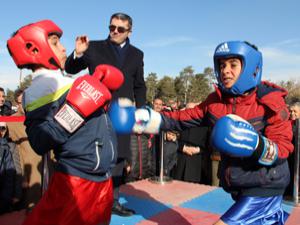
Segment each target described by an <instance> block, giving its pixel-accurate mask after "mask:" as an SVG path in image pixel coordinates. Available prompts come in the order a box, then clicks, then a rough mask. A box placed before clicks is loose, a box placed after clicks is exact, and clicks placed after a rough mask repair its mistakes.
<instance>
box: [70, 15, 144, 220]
mask: <svg viewBox="0 0 300 225" xmlns="http://www.w3.org/2000/svg"><path fill="white" fill-rule="evenodd" d="M108 28H109V36H108V38H107V39H106V40H100V41H89V39H88V37H87V36H85V35H83V36H78V37H77V38H76V42H75V50H74V51H73V53H72V54H71V55H70V56H69V57H68V58H67V61H66V63H65V70H66V72H68V73H70V74H75V73H78V72H80V71H81V70H83V69H86V68H88V70H89V73H90V74H93V73H94V70H95V68H96V66H97V65H99V64H110V65H113V66H115V67H117V68H118V69H120V70H121V71H122V72H123V74H124V78H125V79H124V83H123V85H122V86H121V88H120V89H118V90H117V91H115V92H114V93H112V94H113V100H116V99H118V98H129V99H131V100H132V101H134V102H135V104H136V107H138V108H139V107H141V106H143V105H145V103H146V85H145V81H144V61H143V52H142V51H141V50H139V49H137V48H136V47H134V46H133V45H131V44H130V42H129V36H130V35H131V33H132V19H131V17H130V16H128V15H126V14H124V13H115V14H113V15H112V16H111V18H110V24H109V27H108ZM130 154H131V153H130V135H118V160H117V164H116V167H115V168H114V169H113V184H114V200H115V201H114V206H113V209H112V213H114V214H117V215H119V216H131V215H133V214H134V213H135V212H134V211H133V210H131V209H127V208H125V207H124V206H122V205H120V203H119V201H118V199H119V186H120V185H121V184H122V181H123V169H124V167H125V162H126V161H127V162H129V161H128V159H130V158H131V157H130Z"/></svg>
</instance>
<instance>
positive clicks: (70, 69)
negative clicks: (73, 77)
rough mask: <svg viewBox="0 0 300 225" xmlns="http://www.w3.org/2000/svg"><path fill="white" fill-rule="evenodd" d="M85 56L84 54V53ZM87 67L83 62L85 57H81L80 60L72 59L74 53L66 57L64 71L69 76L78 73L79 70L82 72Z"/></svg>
mask: <svg viewBox="0 0 300 225" xmlns="http://www.w3.org/2000/svg"><path fill="white" fill-rule="evenodd" d="M85 54H86V53H85ZM87 67H88V65H87V63H86V62H85V56H84V55H83V56H81V57H80V58H75V59H74V52H72V54H71V55H69V56H68V58H67V60H66V63H65V71H66V72H67V73H70V74H76V73H79V72H80V71H81V70H84V69H86V68H87Z"/></svg>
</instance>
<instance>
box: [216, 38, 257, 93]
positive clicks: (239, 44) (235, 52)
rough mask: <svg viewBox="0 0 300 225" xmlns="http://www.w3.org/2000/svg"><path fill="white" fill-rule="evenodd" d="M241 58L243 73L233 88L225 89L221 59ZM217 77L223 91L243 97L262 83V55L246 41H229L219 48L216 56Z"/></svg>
mask: <svg viewBox="0 0 300 225" xmlns="http://www.w3.org/2000/svg"><path fill="white" fill-rule="evenodd" d="M233 57H236V58H239V59H240V60H241V61H242V65H243V68H242V71H241V74H240V76H239V78H238V79H237V81H236V82H235V83H234V85H233V86H232V87H231V88H225V87H224V85H223V83H222V81H221V74H220V62H219V61H220V59H224V58H233ZM214 67H215V75H216V78H217V81H218V85H219V87H220V88H221V89H222V91H224V92H226V93H229V94H233V95H242V94H244V93H245V92H246V91H248V90H250V89H253V88H254V87H256V86H257V85H259V84H260V82H261V74H262V54H261V52H259V51H258V50H257V49H256V47H254V46H252V45H250V44H249V43H247V42H244V41H228V42H224V43H221V44H219V45H218V46H217V48H216V50H215V54H214Z"/></svg>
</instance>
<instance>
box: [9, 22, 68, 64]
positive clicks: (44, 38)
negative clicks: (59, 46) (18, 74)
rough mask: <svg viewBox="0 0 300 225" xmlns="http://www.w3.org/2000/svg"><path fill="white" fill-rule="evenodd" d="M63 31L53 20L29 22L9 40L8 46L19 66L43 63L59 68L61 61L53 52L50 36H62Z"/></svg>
mask: <svg viewBox="0 0 300 225" xmlns="http://www.w3.org/2000/svg"><path fill="white" fill-rule="evenodd" d="M62 33H63V31H62V30H61V29H60V28H59V27H58V26H57V25H56V24H55V23H54V22H52V21H51V20H42V21H39V22H36V23H31V24H28V25H26V26H24V27H21V28H20V29H19V30H17V31H16V32H15V33H14V35H13V36H12V37H11V38H10V39H9V40H8V41H7V48H8V51H9V53H10V55H11V56H12V58H13V60H14V61H15V63H16V65H17V67H18V68H20V69H22V68H28V67H29V66H30V65H33V64H34V65H42V66H44V67H46V68H48V69H59V68H60V67H61V66H60V62H59V60H58V59H57V57H56V56H55V54H54V53H53V51H52V49H51V47H50V45H49V43H48V36H49V35H51V34H56V35H58V36H59V37H61V35H62Z"/></svg>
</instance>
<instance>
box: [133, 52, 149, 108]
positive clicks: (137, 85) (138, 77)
mask: <svg viewBox="0 0 300 225" xmlns="http://www.w3.org/2000/svg"><path fill="white" fill-rule="evenodd" d="M143 57H144V54H143V53H142V52H141V56H140V60H139V62H138V65H137V70H136V74H135V79H134V87H133V91H134V99H135V102H136V107H137V108H140V107H142V106H144V105H145V104H146V84H145V79H144V59H143Z"/></svg>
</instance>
